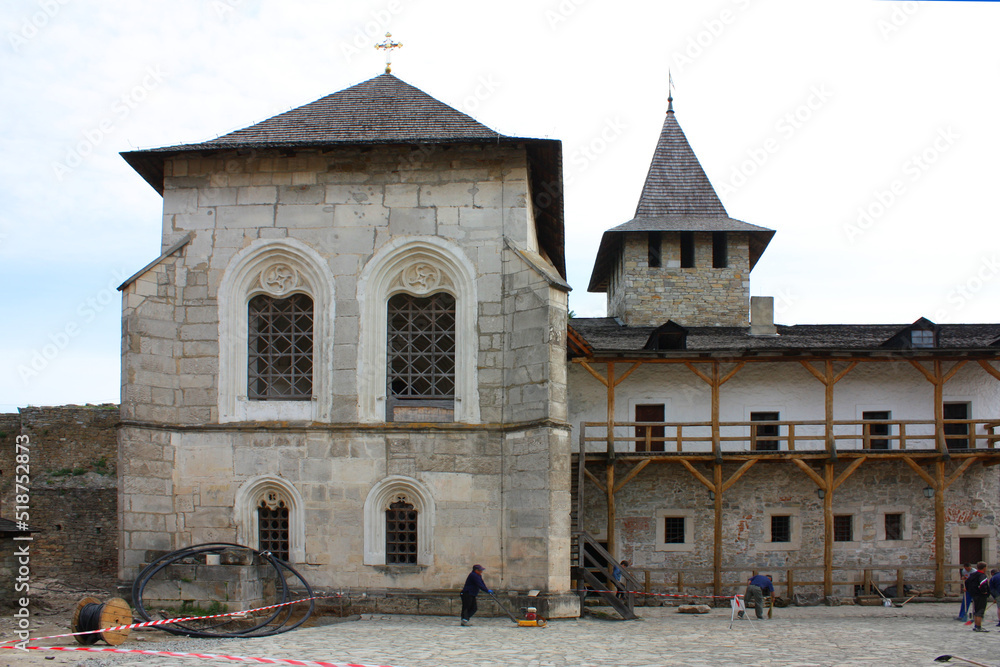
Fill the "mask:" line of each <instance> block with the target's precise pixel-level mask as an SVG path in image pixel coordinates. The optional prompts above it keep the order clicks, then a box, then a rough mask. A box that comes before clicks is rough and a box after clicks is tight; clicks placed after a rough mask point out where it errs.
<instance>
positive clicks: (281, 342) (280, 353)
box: [247, 294, 313, 401]
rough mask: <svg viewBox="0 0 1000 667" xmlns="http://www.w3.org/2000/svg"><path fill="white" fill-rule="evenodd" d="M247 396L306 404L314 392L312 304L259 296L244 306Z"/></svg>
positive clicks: (296, 297) (300, 298)
mask: <svg viewBox="0 0 1000 667" xmlns="http://www.w3.org/2000/svg"><path fill="white" fill-rule="evenodd" d="M247 309H248V312H247V355H248V357H247V395H248V396H249V397H250V399H251V400H264V401H267V400H281V401H308V400H309V399H310V398H312V389H313V300H312V299H310V298H309V297H308V296H307V295H305V294H293V295H291V296H289V297H287V298H284V299H279V298H275V297H273V296H268V295H266V294H258V295H257V296H255V297H253V298H252V299H250V303H249V304H248V306H247Z"/></svg>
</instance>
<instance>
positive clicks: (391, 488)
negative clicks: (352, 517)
mask: <svg viewBox="0 0 1000 667" xmlns="http://www.w3.org/2000/svg"><path fill="white" fill-rule="evenodd" d="M399 494H403V495H405V496H406V500H407V501H408V502H409V503H411V504H412V505H413V509H414V510H416V512H417V566H420V565H433V564H434V549H433V546H434V516H435V511H434V496H433V495H431V492H430V489H428V488H427V487H426V486H425V485H424V484H423V483H422V482H420V481H419V480H416V479H414V478H412V477H405V476H403V475H391V476H389V477H386V478H385V479H383V480H381V481H380V482H378V483H377V484H375V486H373V487H372V488H371V490H370V491H369V492H368V496H367V497H366V498H365V507H364V517H363V518H364V533H365V534H364V564H365V565H376V566H385V567H414V566H413V565H400V564H394V565H387V564H386V562H385V531H386V523H385V511H386V510H387V509H388V508H389V503H391V502H392V501H393V498H394V497H395V496H397V495H399Z"/></svg>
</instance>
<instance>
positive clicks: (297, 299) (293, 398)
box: [218, 239, 335, 509]
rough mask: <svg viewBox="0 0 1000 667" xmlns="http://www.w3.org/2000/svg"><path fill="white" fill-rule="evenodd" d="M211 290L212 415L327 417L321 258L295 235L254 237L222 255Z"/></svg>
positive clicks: (328, 279)
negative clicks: (225, 259) (215, 365)
mask: <svg viewBox="0 0 1000 667" xmlns="http://www.w3.org/2000/svg"><path fill="white" fill-rule="evenodd" d="M218 296H219V421H220V422H236V421H291V420H297V421H329V420H330V418H331V417H330V409H331V408H330V406H332V405H333V380H332V376H331V374H330V373H321V372H319V369H323V368H330V367H331V365H332V363H333V323H334V304H335V300H334V282H333V274H332V273H331V272H330V267H329V265H328V263H327V261H326V260H325V259H324V258H323V257H322V256H320V255H319V254H318V253H317V252H316V251H315V250H313V249H312V248H310V247H309V246H307V245H305V244H304V243H302V242H300V241H297V240H295V239H259V240H257V241H254V242H253V243H251V244H250V245H249V246H247V247H246V248H244V249H243V250H241V251H239V252H238V253H236V255H235V256H234V257H233V258H232V259H231V260H230V262H229V264H228V265H227V267H226V271H225V273H224V274H223V276H222V280H221V282H220V284H219V294H218ZM251 509H252V508H251Z"/></svg>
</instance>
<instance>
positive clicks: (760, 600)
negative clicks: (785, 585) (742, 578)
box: [739, 574, 774, 621]
mask: <svg viewBox="0 0 1000 667" xmlns="http://www.w3.org/2000/svg"><path fill="white" fill-rule="evenodd" d="M764 593H768V594H769V595H770V596H771V604H772V605H774V584H773V583H772V582H771V575H766V576H765V575H763V574H758V575H755V576H753V577H750V581H748V582H747V592H746V594H745V595H744V596H743V602H744V605H745V606H746V607H750V605H753V608H754V611H755V612H756V613H757V620H758V621H762V620H764ZM739 617H740V618H743V611H742V610H741V611H740V613H739Z"/></svg>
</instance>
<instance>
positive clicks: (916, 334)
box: [910, 329, 934, 347]
mask: <svg viewBox="0 0 1000 667" xmlns="http://www.w3.org/2000/svg"><path fill="white" fill-rule="evenodd" d="M910 345H911V346H913V347H934V332H933V331H930V330H927V329H913V330H911V331H910Z"/></svg>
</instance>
